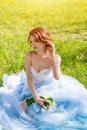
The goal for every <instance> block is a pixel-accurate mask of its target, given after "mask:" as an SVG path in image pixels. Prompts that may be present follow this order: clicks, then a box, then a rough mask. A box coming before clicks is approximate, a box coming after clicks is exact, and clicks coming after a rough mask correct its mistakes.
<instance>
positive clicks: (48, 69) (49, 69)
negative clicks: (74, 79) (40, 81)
mask: <svg viewBox="0 0 87 130" xmlns="http://www.w3.org/2000/svg"><path fill="white" fill-rule="evenodd" d="M31 69H33V70H34V72H35V73H37V74H40V73H42V72H44V71H47V70H51V69H52V68H45V69H42V70H41V71H39V72H37V71H36V69H35V68H34V67H33V66H31Z"/></svg>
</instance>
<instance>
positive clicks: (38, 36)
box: [28, 27, 53, 52]
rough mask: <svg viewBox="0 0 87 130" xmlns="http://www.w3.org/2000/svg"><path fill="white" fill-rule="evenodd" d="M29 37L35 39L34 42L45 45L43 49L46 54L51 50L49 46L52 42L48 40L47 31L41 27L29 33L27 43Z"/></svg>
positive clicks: (48, 34)
mask: <svg viewBox="0 0 87 130" xmlns="http://www.w3.org/2000/svg"><path fill="white" fill-rule="evenodd" d="M30 36H33V37H35V41H37V42H40V43H42V44H45V45H46V47H45V51H46V52H49V51H50V50H51V49H52V47H51V45H52V44H53V41H52V39H51V38H50V33H49V32H48V30H47V29H45V28H43V27H36V28H33V29H32V30H31V31H30V32H29V36H28V42H29V40H30Z"/></svg>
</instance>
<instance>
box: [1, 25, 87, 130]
mask: <svg viewBox="0 0 87 130" xmlns="http://www.w3.org/2000/svg"><path fill="white" fill-rule="evenodd" d="M28 39H29V42H30V43H31V47H32V49H33V50H32V51H29V52H27V54H26V74H25V72H23V71H22V72H20V73H19V74H17V75H15V74H14V75H10V76H7V75H4V76H3V86H4V88H3V89H1V91H0V108H1V119H0V122H1V127H3V128H4V127H5V130H7V126H6V123H5V120H6V122H8V125H9V130H10V129H11V130H15V129H20V130H22V129H25V130H29V129H33V130H72V129H75V130H77V129H79V130H80V129H81V130H82V129H83V130H86V129H87V103H86V101H87V90H86V89H85V87H84V86H83V85H82V84H81V83H79V82H78V81H77V80H76V79H75V78H73V77H70V76H66V75H63V74H61V70H60V64H61V58H60V56H59V55H58V54H55V47H54V43H53V41H52V39H51V37H50V34H49V32H48V31H47V30H46V29H45V28H43V27H36V28H34V29H32V30H31V31H30V33H29V37H28ZM14 81H15V83H14ZM6 90H7V91H6ZM9 90H10V91H9ZM31 96H33V98H34V100H35V102H34V103H32V104H31V105H30V106H28V107H27V106H26V98H27V97H31ZM43 97H45V98H49V97H52V99H53V102H54V103H53V105H52V106H51V107H50V108H49V109H46V107H45V105H44V103H45V98H43ZM19 102H20V103H21V105H22V107H21V105H20V103H19ZM23 109H24V110H25V111H24V110H23ZM3 117H4V120H3ZM3 124H4V125H3Z"/></svg>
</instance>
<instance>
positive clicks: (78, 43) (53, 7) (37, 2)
mask: <svg viewBox="0 0 87 130" xmlns="http://www.w3.org/2000/svg"><path fill="white" fill-rule="evenodd" d="M0 18H1V19H0V85H1V84H2V76H3V74H4V73H7V74H12V73H18V72H19V71H20V70H22V69H25V59H24V58H25V53H26V52H27V51H28V50H29V49H30V47H29V45H28V42H27V37H28V33H29V31H30V30H31V29H32V28H33V27H35V26H44V27H46V28H47V29H48V30H49V31H50V33H51V36H52V38H53V40H54V43H55V46H56V52H57V53H59V54H60V56H61V58H62V64H61V70H62V73H64V74H67V75H71V76H74V77H75V78H77V79H78V80H79V81H80V82H81V83H83V84H84V85H85V87H87V80H86V78H87V0H76V1H75V0H14V1H13V0H0Z"/></svg>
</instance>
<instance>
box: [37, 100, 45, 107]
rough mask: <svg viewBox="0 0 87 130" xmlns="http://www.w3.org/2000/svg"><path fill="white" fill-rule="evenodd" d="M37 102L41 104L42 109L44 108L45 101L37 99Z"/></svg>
mask: <svg viewBox="0 0 87 130" xmlns="http://www.w3.org/2000/svg"><path fill="white" fill-rule="evenodd" d="M35 101H36V102H37V103H39V104H40V105H41V106H42V107H44V99H42V98H36V99H35Z"/></svg>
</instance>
